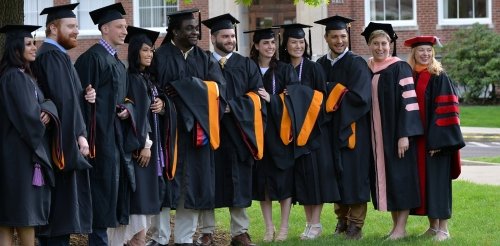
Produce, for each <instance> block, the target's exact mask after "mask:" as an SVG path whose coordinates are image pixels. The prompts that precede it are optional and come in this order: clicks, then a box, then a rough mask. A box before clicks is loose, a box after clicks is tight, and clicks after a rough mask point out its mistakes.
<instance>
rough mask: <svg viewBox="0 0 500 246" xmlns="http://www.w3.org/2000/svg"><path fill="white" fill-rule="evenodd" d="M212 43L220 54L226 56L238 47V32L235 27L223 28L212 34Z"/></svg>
mask: <svg viewBox="0 0 500 246" xmlns="http://www.w3.org/2000/svg"><path fill="white" fill-rule="evenodd" d="M211 38H212V44H213V45H214V48H215V51H216V52H217V53H218V54H219V55H224V56H226V55H227V54H229V53H231V52H233V51H234V49H235V48H236V34H235V32H234V29H232V28H231V29H221V30H219V31H217V32H216V33H215V35H213V34H212V36H211Z"/></svg>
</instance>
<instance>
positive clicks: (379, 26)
mask: <svg viewBox="0 0 500 246" xmlns="http://www.w3.org/2000/svg"><path fill="white" fill-rule="evenodd" d="M376 30H382V31H384V32H385V33H387V35H389V38H390V39H391V42H394V49H393V50H392V56H396V54H397V52H396V39H398V35H397V34H396V32H395V31H394V29H393V28H392V25H391V24H389V23H376V22H370V23H368V26H366V28H365V30H364V31H363V32H362V33H361V35H362V36H364V37H365V40H366V43H367V44H368V41H370V35H371V34H372V32H374V31H376Z"/></svg>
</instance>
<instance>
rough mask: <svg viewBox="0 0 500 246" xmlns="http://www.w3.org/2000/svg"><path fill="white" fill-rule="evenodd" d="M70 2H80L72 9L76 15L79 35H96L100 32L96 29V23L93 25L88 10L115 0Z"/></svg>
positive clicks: (112, 2)
mask: <svg viewBox="0 0 500 246" xmlns="http://www.w3.org/2000/svg"><path fill="white" fill-rule="evenodd" d="M72 2H73V3H80V4H79V5H78V6H77V7H76V9H75V10H74V12H75V14H76V15H77V17H78V25H79V29H80V35H96V34H100V32H99V30H98V29H97V25H95V24H94V22H93V21H92V19H91V18H90V15H89V12H90V11H92V10H95V9H98V8H102V7H104V6H107V5H110V4H114V3H115V0H99V1H85V0H83V1H82V0H78V1H74V0H73V1H72Z"/></svg>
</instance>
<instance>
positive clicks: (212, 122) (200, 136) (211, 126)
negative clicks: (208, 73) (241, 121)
mask: <svg viewBox="0 0 500 246" xmlns="http://www.w3.org/2000/svg"><path fill="white" fill-rule="evenodd" d="M203 82H204V83H205V85H206V88H207V111H208V129H207V130H208V140H207V136H206V134H205V132H204V131H203V128H202V127H201V125H200V123H199V122H196V125H195V129H194V131H193V133H194V134H195V135H194V137H195V145H196V147H201V146H203V145H205V144H207V142H208V141H209V142H210V146H211V147H212V149H213V150H216V149H218V148H219V145H220V136H219V132H220V125H219V87H218V86H217V83H216V82H214V81H203Z"/></svg>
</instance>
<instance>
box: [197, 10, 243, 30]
mask: <svg viewBox="0 0 500 246" xmlns="http://www.w3.org/2000/svg"><path fill="white" fill-rule="evenodd" d="M202 23H203V24H204V25H205V26H207V27H208V28H209V29H210V30H211V31H212V32H216V31H219V30H222V29H233V28H234V27H235V26H236V24H238V23H240V21H238V20H237V19H236V18H234V17H233V16H232V15H231V14H223V15H219V16H216V17H213V18H210V19H207V20H204V21H202Z"/></svg>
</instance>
